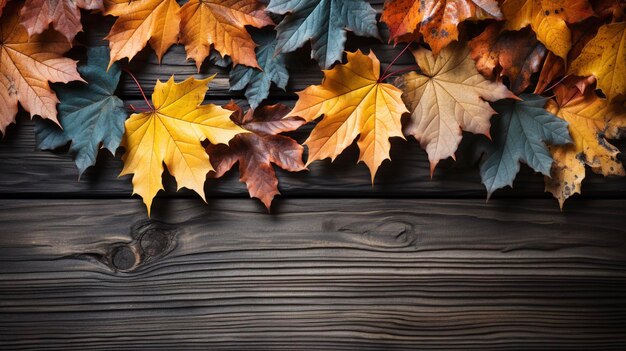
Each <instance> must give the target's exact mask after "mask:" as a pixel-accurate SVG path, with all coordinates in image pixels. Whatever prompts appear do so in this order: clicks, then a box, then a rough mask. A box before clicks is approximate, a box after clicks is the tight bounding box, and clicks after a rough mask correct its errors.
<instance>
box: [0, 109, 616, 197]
mask: <svg viewBox="0 0 626 351" xmlns="http://www.w3.org/2000/svg"><path fill="white" fill-rule="evenodd" d="M136 102H137V101H131V103H136ZM211 102H214V103H219V104H223V103H225V101H221V100H220V101H215V100H212V101H211ZM309 130H310V127H309V128H306V127H305V128H303V130H302V131H301V132H296V133H293V136H294V137H295V138H296V139H298V140H299V141H301V142H302V141H304V139H305V138H306V135H307V133H308V131H309ZM470 137H471V136H470ZM392 144H393V146H392V149H391V157H392V160H393V161H392V162H385V163H383V165H382V166H381V168H380V171H379V172H378V174H377V176H376V180H375V183H374V185H373V186H372V184H371V181H370V176H369V171H368V169H367V167H365V165H364V164H362V163H361V164H356V161H357V159H358V150H357V148H356V146H355V145H353V146H352V147H350V149H349V150H347V151H346V154H345V155H342V156H340V157H339V158H337V160H335V162H334V163H330V161H328V160H326V161H320V162H315V163H313V164H312V165H310V166H309V170H310V171H309V172H299V173H288V172H282V171H278V176H279V179H280V189H281V192H282V193H283V195H284V196H285V197H303V196H315V197H372V196H374V197H383V196H384V197H422V198H424V197H429V198H454V197H456V198H458V197H473V198H482V199H484V198H485V197H486V192H485V188H484V186H483V185H482V183H481V181H480V175H479V173H478V167H477V165H476V164H475V163H473V160H476V156H473V155H471V152H470V150H473V149H471V148H469V147H463V146H462V147H461V150H460V151H459V152H458V153H457V159H458V160H459V161H458V162H453V161H452V160H448V161H445V162H442V163H441V164H440V166H438V168H437V170H436V172H435V175H434V177H433V178H432V179H431V178H430V175H429V165H428V159H427V156H426V153H425V152H424V151H423V150H422V149H421V148H420V146H419V144H418V143H417V142H416V141H415V140H414V139H413V138H409V141H403V140H401V139H395V140H394V141H393V143H392ZM468 146H469V144H468ZM622 146H623V144H622ZM121 153H122V151H121V150H120V151H119V152H118V156H120V155H121ZM0 164H1V165H2V172H0V197H5V198H6V197H16V196H29V197H121V198H126V197H129V196H130V194H131V193H132V184H131V182H130V177H128V176H126V177H122V178H118V175H119V173H120V171H121V169H122V164H121V160H120V157H117V158H113V157H112V156H111V155H110V154H109V153H108V152H107V151H102V152H101V157H100V158H99V159H98V163H97V165H96V167H95V168H91V169H89V170H87V172H86V173H85V174H84V175H83V177H82V178H81V179H80V180H79V179H78V173H77V171H76V167H75V166H74V163H73V161H72V159H71V156H70V155H68V154H67V153H65V152H62V151H57V152H50V151H40V150H36V144H35V139H34V132H33V123H32V122H31V121H28V120H27V119H26V118H21V119H20V120H19V122H18V124H17V125H14V126H11V127H10V128H9V130H8V133H7V137H6V138H5V140H3V141H2V142H1V143H0ZM588 173H589V175H588V179H585V182H584V183H583V195H584V196H585V197H587V198H594V197H606V198H623V197H626V181H624V179H622V178H616V177H609V178H604V177H601V176H599V175H595V174H592V172H591V171H589V172H588ZM166 185H167V187H166V188H167V189H168V192H167V193H166V194H164V193H161V194H160V196H177V197H178V196H182V197H188V196H196V195H193V194H192V193H191V192H190V191H184V190H183V191H180V192H178V193H176V192H175V190H176V187H175V186H174V182H173V181H172V180H171V179H170V177H169V176H167V177H166ZM514 186H515V187H514V188H513V189H511V188H507V189H502V190H498V191H497V192H496V193H495V194H494V196H495V197H535V198H537V197H540V198H549V195H548V194H546V193H544V185H543V177H542V176H541V175H539V174H535V173H534V172H532V170H530V169H529V168H528V167H526V166H523V167H522V172H521V173H520V175H518V177H517V180H516V181H515V183H514ZM205 189H206V192H207V195H208V196H209V197H224V196H226V197H248V195H247V190H246V188H245V185H244V184H242V183H240V182H239V175H238V171H231V172H230V173H229V174H227V175H226V176H225V177H224V178H222V179H219V180H214V179H210V180H208V181H207V185H206V187H205ZM577 197H579V196H578V195H577V196H575V197H574V198H573V199H571V200H569V201H568V203H569V202H573V201H576V200H575V199H576V198H577ZM555 206H556V202H555Z"/></svg>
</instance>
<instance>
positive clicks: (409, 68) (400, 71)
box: [380, 65, 420, 82]
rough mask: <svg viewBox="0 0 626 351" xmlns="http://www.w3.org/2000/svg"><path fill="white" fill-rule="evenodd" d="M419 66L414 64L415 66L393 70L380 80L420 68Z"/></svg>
mask: <svg viewBox="0 0 626 351" xmlns="http://www.w3.org/2000/svg"><path fill="white" fill-rule="evenodd" d="M419 68H420V66H418V65H414V66H410V67H407V68H403V69H401V70H397V71H393V72H391V73H389V74H387V75H386V76H384V77H382V78H381V79H380V81H381V82H382V81H383V80H385V79H387V78H389V77H391V76H395V75H397V74H400V73H404V72H408V71H413V70H416V69H419Z"/></svg>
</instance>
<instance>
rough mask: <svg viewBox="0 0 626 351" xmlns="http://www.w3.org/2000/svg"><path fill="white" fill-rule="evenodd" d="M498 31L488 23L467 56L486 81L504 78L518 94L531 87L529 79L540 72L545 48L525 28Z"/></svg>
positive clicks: (472, 42) (474, 40)
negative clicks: (469, 56) (515, 30)
mask: <svg viewBox="0 0 626 351" xmlns="http://www.w3.org/2000/svg"><path fill="white" fill-rule="evenodd" d="M500 28H501V26H500V25H499V24H496V23H494V24H491V25H489V26H488V27H487V28H486V29H485V30H484V31H483V32H482V33H481V34H480V35H479V36H477V37H476V38H474V39H472V40H471V41H470V42H469V46H470V48H471V51H470V55H471V56H472V58H473V59H474V61H476V68H477V69H478V71H479V72H480V73H482V75H483V76H485V78H487V79H494V78H495V77H496V76H500V75H503V76H506V77H508V78H509V82H510V87H511V90H512V91H513V92H514V93H516V94H518V93H521V92H522V91H524V90H525V89H526V88H527V87H528V86H529V85H530V76H531V75H532V74H533V73H535V72H537V71H538V70H539V67H540V66H541V62H542V60H543V58H544V56H545V55H546V48H545V46H543V44H541V43H540V42H539V41H537V39H536V38H535V35H534V34H533V33H532V32H531V31H530V30H528V29H524V30H521V31H518V32H510V31H506V32H504V33H500Z"/></svg>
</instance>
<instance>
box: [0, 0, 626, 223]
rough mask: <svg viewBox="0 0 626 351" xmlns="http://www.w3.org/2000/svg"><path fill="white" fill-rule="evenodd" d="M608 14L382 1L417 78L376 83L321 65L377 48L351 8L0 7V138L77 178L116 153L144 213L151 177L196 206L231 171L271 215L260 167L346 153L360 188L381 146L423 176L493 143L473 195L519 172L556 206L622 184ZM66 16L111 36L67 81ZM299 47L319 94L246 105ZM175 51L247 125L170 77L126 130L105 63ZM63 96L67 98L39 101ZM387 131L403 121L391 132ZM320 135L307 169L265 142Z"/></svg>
mask: <svg viewBox="0 0 626 351" xmlns="http://www.w3.org/2000/svg"><path fill="white" fill-rule="evenodd" d="M7 1H8V3H7ZM624 7H626V6H625V4H624V2H623V1H619V0H568V1H564V0H551V1H549V0H501V1H496V0H481V1H478V0H456V1H450V0H448V1H446V0H388V1H387V2H386V3H385V5H384V9H383V12H382V16H381V17H380V20H381V21H382V22H384V23H385V24H386V26H387V27H388V29H389V35H388V37H389V38H388V39H389V41H390V42H393V43H394V44H398V43H399V42H408V43H409V44H408V45H407V46H406V48H405V50H406V49H408V48H411V49H412V50H411V51H412V53H413V56H414V58H415V61H416V63H417V65H416V66H415V67H412V68H410V69H407V70H403V71H406V72H408V73H405V74H403V75H400V73H403V71H396V72H393V71H392V72H389V67H387V68H386V70H385V71H384V72H383V73H382V74H381V67H380V61H379V60H378V58H377V57H376V55H375V54H374V53H373V52H370V53H369V54H364V53H362V52H361V51H356V52H347V53H346V61H345V63H341V62H339V63H337V61H341V59H342V57H343V54H344V51H343V50H344V44H345V41H346V32H347V31H352V32H353V33H354V34H356V35H358V36H369V37H375V38H379V32H378V28H377V20H376V11H375V10H374V9H373V8H372V7H371V6H370V5H369V4H368V3H366V2H365V1H363V0H320V1H317V0H315V1H314V0H271V1H270V2H269V4H268V5H267V7H266V6H265V4H263V3H261V2H258V1H256V0H190V1H188V2H186V3H185V4H183V5H182V6H181V5H179V4H178V3H177V2H176V1H175V0H131V1H128V0H104V2H101V0H78V1H77V0H26V1H25V2H21V1H18V0H0V9H2V11H3V12H2V14H1V16H2V17H1V23H0V50H1V51H0V64H1V65H0V131H2V133H3V134H4V133H5V132H6V127H7V126H8V125H9V124H11V123H13V122H15V115H16V113H17V110H18V102H19V103H20V104H21V106H22V107H23V108H24V109H25V110H27V111H28V112H30V114H31V116H34V115H38V116H40V117H42V118H44V119H48V120H51V121H53V122H55V123H57V124H60V125H61V126H62V127H63V128H62V129H61V128H59V127H58V126H57V125H55V124H52V123H45V121H43V120H36V133H37V139H38V144H39V146H40V148H42V149H53V148H56V147H59V146H62V145H65V144H67V143H68V142H71V146H70V151H71V152H72V153H73V154H74V155H75V161H76V164H77V166H78V168H79V171H80V173H82V172H83V171H84V170H85V169H86V168H87V167H89V166H91V165H93V164H95V160H96V156H97V153H98V150H99V149H100V148H102V147H104V148H106V149H108V150H110V151H111V152H112V153H115V151H116V149H117V148H118V146H120V145H121V146H122V147H123V148H124V149H125V153H124V155H123V161H124V169H123V171H122V175H124V174H133V178H132V182H133V186H134V192H135V193H137V194H139V195H141V197H142V198H143V200H144V202H145V204H146V206H147V208H148V212H149V211H150V207H151V204H152V200H153V198H154V197H155V196H156V194H157V193H158V192H159V191H160V190H162V189H163V185H162V175H163V172H164V165H165V166H166V167H167V170H168V171H169V173H170V174H171V175H172V176H174V178H175V179H176V182H177V185H178V187H179V188H180V187H186V188H189V189H193V190H195V191H196V192H197V193H198V194H200V196H202V197H203V198H204V183H205V180H206V178H207V175H209V176H213V177H220V176H221V175H223V174H224V173H225V172H227V171H228V170H229V169H231V168H232V167H233V166H234V165H235V164H236V163H239V170H240V174H241V180H242V181H243V182H245V183H246V184H247V186H248V189H249V191H250V194H251V195H252V196H254V197H257V198H259V199H261V200H262V201H263V203H264V204H265V205H266V206H267V207H268V208H269V206H270V204H271V201H272V199H273V197H274V195H276V194H278V188H277V185H278V181H277V179H276V175H275V173H274V170H273V168H272V165H271V164H272V163H273V164H275V165H277V166H279V167H281V168H283V169H285V170H288V171H300V170H303V169H305V167H306V165H308V164H309V163H311V162H313V161H315V160H321V159H325V158H331V159H334V158H335V157H337V156H338V155H339V154H340V153H342V152H343V150H344V149H346V148H347V147H348V146H350V145H351V144H352V143H353V142H354V140H355V139H358V141H357V144H358V147H359V149H360V155H359V161H363V162H364V163H365V164H366V165H367V167H369V169H370V173H371V176H372V181H373V180H374V176H375V174H376V171H377V170H378V168H379V166H380V165H381V163H382V162H383V161H384V160H386V159H389V151H390V147H391V144H390V142H389V139H390V138H391V137H399V138H404V136H405V135H406V136H409V135H412V136H414V137H415V138H416V139H417V140H419V142H420V144H421V146H422V147H423V148H424V149H425V150H426V152H427V153H428V157H429V160H430V163H431V173H432V171H434V169H435V167H436V165H437V163H438V162H439V161H440V160H443V159H446V158H449V157H453V158H454V154H455V152H456V150H457V147H458V146H459V143H460V141H461V139H462V136H463V131H466V132H471V133H475V134H483V135H486V136H487V137H489V138H490V139H491V140H490V141H489V140H487V139H485V143H484V146H483V147H484V150H483V153H484V156H483V159H482V161H481V164H480V171H481V176H482V180H483V183H484V184H485V186H486V188H487V191H488V193H489V194H491V193H492V192H493V191H495V190H496V189H499V188H502V187H504V186H506V185H511V184H512V182H513V180H514V178H515V176H516V174H517V173H518V171H519V167H520V165H519V162H520V161H523V162H524V163H526V164H528V165H529V166H530V167H531V168H533V169H534V170H535V171H538V172H541V173H543V174H544V175H545V177H546V190H547V191H550V192H551V193H552V194H554V196H555V197H556V198H557V199H558V200H559V202H560V204H561V206H562V205H563V202H564V201H565V200H566V199H567V198H568V197H569V196H571V195H573V194H574V193H579V192H580V186H581V182H582V180H583V179H584V177H585V166H589V167H590V168H591V169H592V170H593V171H594V172H598V173H602V174H604V175H624V174H625V172H624V168H623V166H622V164H621V163H620V161H619V159H618V158H617V154H618V150H617V148H615V147H614V146H612V145H611V144H609V142H608V141H607V139H611V138H617V137H618V136H619V129H620V127H623V126H624V125H625V124H626V108H625V106H624V96H625V95H626V22H624ZM79 8H82V9H85V10H93V11H101V12H102V13H103V14H105V15H111V16H115V17H117V19H116V21H115V23H114V25H113V26H112V28H111V30H110V33H109V35H108V36H107V37H106V39H107V40H108V41H109V49H107V48H103V47H99V48H90V49H89V50H88V55H87V61H86V62H83V63H81V65H80V66H79V67H77V65H76V62H75V61H73V60H71V59H68V58H65V57H63V54H64V53H66V52H67V51H68V50H69V49H70V48H71V46H72V43H73V40H74V37H75V36H76V34H77V33H78V32H80V31H81V30H82V27H81V21H80V15H81V14H80V10H79ZM270 13H272V14H273V15H270ZM275 22H278V24H277V25H276V24H275ZM468 22H471V23H472V24H471V25H470V24H469V23H468ZM246 26H248V28H246ZM272 26H275V27H274V28H273V30H272V29H271V27H272ZM250 27H256V28H262V27H268V28H265V29H263V30H256V29H252V28H250ZM459 29H461V30H460V31H459ZM473 32H475V34H469V33H473ZM251 33H252V34H251ZM472 37H473V38H472ZM308 42H310V48H311V57H312V58H313V59H315V60H316V61H317V62H318V63H319V65H320V67H322V68H324V69H328V70H325V71H324V79H323V81H322V82H321V84H320V85H315V86H310V87H308V88H306V89H305V90H303V91H301V92H299V93H298V101H297V102H296V104H295V106H294V108H293V109H289V108H287V107H286V106H284V105H271V106H267V105H265V106H262V105H261V103H262V101H263V100H264V99H266V98H267V96H268V94H269V90H270V86H271V85H272V83H274V84H275V85H276V86H278V87H280V88H283V89H284V88H285V86H286V85H287V82H288V79H289V72H288V70H287V67H286V55H287V54H288V53H290V52H293V51H295V50H297V49H299V48H301V47H303V46H304V45H305V44H306V43H308ZM176 43H180V44H183V45H184V46H185V50H186V52H187V58H188V59H191V60H194V61H195V62H196V65H197V66H198V69H200V66H201V65H202V63H203V62H204V61H205V60H206V59H207V58H209V59H210V60H212V61H214V64H218V65H221V66H224V67H230V66H232V68H231V70H230V83H231V89H232V90H243V91H244V94H245V96H246V97H247V99H248V102H249V104H250V106H251V109H250V110H249V111H247V112H244V111H243V110H242V109H241V108H240V107H239V106H237V105H236V104H234V103H232V102H231V103H229V104H228V105H226V106H224V107H220V106H216V105H213V104H202V102H203V100H204V97H205V94H206V92H207V89H208V86H207V85H208V84H209V82H210V81H211V79H212V78H211V77H210V78H206V79H195V78H193V77H189V78H187V79H186V80H184V81H182V82H180V83H176V82H175V81H174V77H173V76H172V78H170V79H169V80H168V81H167V82H165V83H163V82H160V81H158V82H157V83H156V86H155V88H154V93H153V95H152V102H150V101H148V99H147V98H146V99H145V100H146V101H145V102H146V104H147V106H148V107H147V108H146V109H144V110H145V111H144V112H139V111H140V109H135V108H134V107H132V108H133V109H135V112H138V113H133V114H132V115H131V116H130V118H128V113H127V112H126V108H125V107H124V104H123V102H122V101H121V100H120V99H119V98H117V97H116V96H115V95H114V92H115V90H116V87H117V85H118V82H119V78H120V75H121V68H120V63H119V62H117V61H119V60H121V59H124V58H127V59H129V60H130V59H132V58H133V57H134V56H135V55H136V54H137V53H138V52H139V51H140V50H142V49H143V48H144V47H145V46H146V45H150V47H152V48H153V49H154V51H155V52H156V55H157V57H158V59H159V61H160V60H161V58H162V56H163V55H164V54H165V52H166V51H167V50H168V49H169V48H170V47H171V46H172V45H174V44H176ZM399 47H401V46H399ZM392 65H393V63H392ZM387 72H389V73H387ZM392 77H393V78H392ZM70 81H80V82H81V83H72V84H66V85H56V86H55V87H54V91H53V90H52V89H51V88H50V86H49V83H50V82H56V83H68V82H70ZM530 92H532V93H530ZM403 115H410V117H409V118H407V123H405V125H404V126H403V125H402V123H401V117H402V116H403ZM321 116H323V118H321V119H320V117H321ZM318 119H319V121H318V123H317V124H315V126H314V127H313V129H312V131H311V133H310V135H309V137H308V139H307V140H306V141H305V143H304V145H306V146H307V148H308V159H307V163H306V164H305V163H303V161H302V155H303V151H304V149H303V147H302V146H301V145H299V144H298V143H296V142H295V141H294V140H293V139H291V138H289V137H287V136H284V135H281V133H283V132H288V131H293V130H295V129H297V128H299V127H300V126H302V125H303V124H305V123H307V122H311V121H314V120H318Z"/></svg>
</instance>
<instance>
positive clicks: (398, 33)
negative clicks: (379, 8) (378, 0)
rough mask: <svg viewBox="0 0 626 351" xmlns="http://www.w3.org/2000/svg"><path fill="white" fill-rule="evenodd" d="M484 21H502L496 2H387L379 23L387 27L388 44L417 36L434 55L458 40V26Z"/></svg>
mask: <svg viewBox="0 0 626 351" xmlns="http://www.w3.org/2000/svg"><path fill="white" fill-rule="evenodd" d="M486 18H496V19H502V13H501V12H500V8H499V7H498V2H497V1H496V0H454V1H453V0H388V1H387V2H385V7H384V9H383V14H382V16H381V18H380V19H381V21H383V22H385V23H386V24H387V26H388V27H389V31H390V40H392V39H393V40H395V41H396V42H397V41H399V40H404V39H405V38H409V39H414V38H415V37H416V35H415V34H416V33H421V34H422V35H423V36H424V41H426V43H428V45H430V47H431V49H432V51H433V52H434V53H435V54H437V53H439V51H441V49H443V48H444V47H446V46H447V45H448V44H450V43H451V42H452V41H454V40H457V39H458V37H459V30H458V29H457V26H458V25H459V23H461V22H463V21H465V20H466V19H486Z"/></svg>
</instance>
